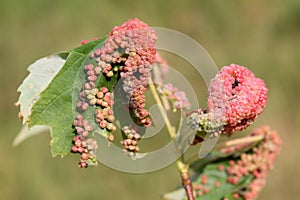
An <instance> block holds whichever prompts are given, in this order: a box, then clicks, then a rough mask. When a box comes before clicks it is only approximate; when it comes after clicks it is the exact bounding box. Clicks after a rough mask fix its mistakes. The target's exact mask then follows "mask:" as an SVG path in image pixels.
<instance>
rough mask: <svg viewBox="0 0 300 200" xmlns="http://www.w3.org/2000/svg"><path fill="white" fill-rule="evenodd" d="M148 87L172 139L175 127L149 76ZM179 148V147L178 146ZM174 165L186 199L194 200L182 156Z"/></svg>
mask: <svg viewBox="0 0 300 200" xmlns="http://www.w3.org/2000/svg"><path fill="white" fill-rule="evenodd" d="M149 88H150V91H151V93H152V95H153V97H154V99H155V101H156V103H157V104H158V105H159V110H160V113H161V114H162V116H163V118H164V120H165V122H166V127H167V130H168V133H169V135H170V137H171V139H174V138H175V137H176V134H175V129H174V128H173V127H172V125H171V123H170V120H169V118H168V116H167V114H166V113H165V111H164V110H163V109H164V107H163V104H162V102H161V100H160V97H159V95H158V93H157V90H156V88H155V86H154V84H153V81H152V79H151V77H150V78H149ZM178 149H179V148H178ZM176 165H177V169H178V171H179V173H180V177H181V181H182V186H183V187H184V189H185V193H186V196H187V198H188V200H194V199H195V198H194V193H193V185H192V181H191V179H190V174H189V165H188V164H186V163H185V162H184V161H183V156H181V157H180V158H179V159H178V160H177V161H176Z"/></svg>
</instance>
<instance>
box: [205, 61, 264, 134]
mask: <svg viewBox="0 0 300 200" xmlns="http://www.w3.org/2000/svg"><path fill="white" fill-rule="evenodd" d="M267 93H268V89H267V87H266V85H265V83H264V81H263V80H262V79H259V78H256V77H255V76H254V74H253V73H252V72H251V71H250V70H249V69H247V68H245V67H243V66H240V65H236V64H231V65H229V66H225V67H223V68H222V69H221V71H220V72H219V73H218V74H217V75H216V77H215V78H214V79H213V80H212V81H211V84H210V88H209V98H208V105H207V110H208V112H213V113H221V115H222V116H223V117H224V118H225V125H224V129H223V133H232V132H234V131H237V130H243V129H245V128H246V127H248V126H249V125H251V124H252V123H253V121H254V120H255V119H256V118H257V117H258V115H260V114H261V113H262V112H263V108H264V107H265V105H266V102H267Z"/></svg>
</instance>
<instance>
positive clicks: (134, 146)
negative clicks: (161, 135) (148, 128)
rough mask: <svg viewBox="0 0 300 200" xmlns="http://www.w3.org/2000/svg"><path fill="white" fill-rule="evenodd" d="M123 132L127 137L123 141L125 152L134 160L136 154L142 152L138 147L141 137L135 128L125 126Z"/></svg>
mask: <svg viewBox="0 0 300 200" xmlns="http://www.w3.org/2000/svg"><path fill="white" fill-rule="evenodd" d="M122 131H123V133H124V135H125V137H126V138H125V139H124V140H123V141H121V144H122V145H123V148H124V149H123V150H124V152H125V153H126V154H128V155H129V156H130V157H131V158H134V157H135V155H136V153H138V152H139V151H140V148H139V147H138V141H139V140H140V139H141V135H140V134H139V133H137V132H136V130H135V129H134V128H131V127H129V126H124V127H123V128H122Z"/></svg>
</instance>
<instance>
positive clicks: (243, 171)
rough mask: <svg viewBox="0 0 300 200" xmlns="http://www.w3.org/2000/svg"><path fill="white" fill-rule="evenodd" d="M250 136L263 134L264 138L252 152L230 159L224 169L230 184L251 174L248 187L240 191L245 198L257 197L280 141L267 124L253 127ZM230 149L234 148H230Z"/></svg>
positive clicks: (235, 196)
mask: <svg viewBox="0 0 300 200" xmlns="http://www.w3.org/2000/svg"><path fill="white" fill-rule="evenodd" d="M250 136H263V137H264V139H263V141H261V142H260V143H259V145H258V146H257V147H255V148H254V149H253V152H251V153H243V154H241V156H240V159H239V160H237V161H234V160H231V161H230V162H229V165H230V166H229V167H228V168H227V169H226V172H227V174H228V176H229V177H228V178H227V182H228V183H231V184H237V183H238V181H239V179H240V178H241V177H243V176H248V175H249V174H252V175H253V177H254V178H253V180H252V182H251V183H250V185H249V187H248V188H247V190H245V191H243V193H242V194H243V197H244V199H246V200H254V199H256V198H257V196H258V194H259V192H260V191H261V189H262V188H263V186H264V185H265V182H266V176H267V174H268V173H269V171H270V170H271V169H272V168H273V164H274V160H275V157H276V156H277V155H278V153H279V151H280V147H281V143H282V142H281V139H280V138H279V136H278V134H277V133H276V132H275V131H272V130H271V129H270V127H268V126H265V127H261V128H258V129H255V130H254V131H253V132H252V133H251V134H250ZM249 145H250V143H249V144H247V145H246V146H245V144H241V145H237V146H241V147H243V148H245V147H247V146H249ZM237 149H241V148H237ZM230 150H231V151H232V150H234V149H232V148H231V149H230ZM225 152H228V151H225ZM236 194H237V193H236ZM234 198H237V195H234Z"/></svg>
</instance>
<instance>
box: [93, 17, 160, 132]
mask: <svg viewBox="0 0 300 200" xmlns="http://www.w3.org/2000/svg"><path fill="white" fill-rule="evenodd" d="M156 40H157V35H156V33H155V31H154V30H153V29H152V28H151V27H149V26H148V25H147V24H145V23H144V22H142V21H140V20H139V19H133V20H129V21H127V22H125V23H124V24H122V25H121V26H116V27H114V28H113V30H112V32H111V33H110V34H109V36H108V38H107V40H106V41H105V44H104V46H103V47H101V48H99V49H96V50H95V51H94V52H93V53H91V54H90V58H91V59H95V61H96V63H97V66H96V67H95V69H94V71H97V72H101V71H102V72H103V74H104V75H105V76H106V77H108V78H110V77H112V76H114V74H119V75H120V77H121V78H122V80H123V89H124V91H125V92H126V93H127V94H128V99H129V108H131V109H132V110H133V111H134V112H133V113H134V115H135V117H137V118H138V123H140V124H143V125H144V126H149V125H151V119H150V117H149V112H148V111H147V110H145V109H144V107H145V96H144V92H145V91H146V86H147V81H148V78H149V76H150V71H151V69H152V67H151V65H152V64H153V63H154V62H155V61H156V60H155V59H156V49H155V42H156ZM90 74H91V75H90V78H89V79H91V80H94V79H95V78H96V76H95V74H96V72H95V73H90Z"/></svg>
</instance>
